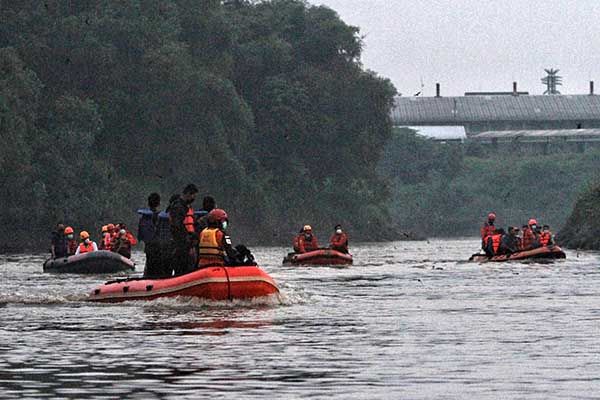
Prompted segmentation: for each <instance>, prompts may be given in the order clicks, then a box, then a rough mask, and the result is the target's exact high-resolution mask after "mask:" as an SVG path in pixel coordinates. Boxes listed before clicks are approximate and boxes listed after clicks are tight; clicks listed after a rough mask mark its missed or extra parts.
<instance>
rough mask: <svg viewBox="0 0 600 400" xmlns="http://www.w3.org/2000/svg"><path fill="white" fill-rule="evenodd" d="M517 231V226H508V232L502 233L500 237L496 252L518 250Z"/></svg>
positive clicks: (505, 252)
mask: <svg viewBox="0 0 600 400" xmlns="http://www.w3.org/2000/svg"><path fill="white" fill-rule="evenodd" d="M518 233H519V228H517V227H516V226H510V227H509V228H508V233H506V234H504V235H502V238H501V239H500V248H499V249H498V254H513V253H516V252H517V251H519V239H518V236H517V234H518Z"/></svg>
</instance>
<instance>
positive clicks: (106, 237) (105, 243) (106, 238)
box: [98, 225, 112, 250]
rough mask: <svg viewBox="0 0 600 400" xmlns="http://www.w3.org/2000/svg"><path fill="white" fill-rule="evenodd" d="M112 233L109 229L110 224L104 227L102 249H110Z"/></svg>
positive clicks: (101, 241) (100, 247)
mask: <svg viewBox="0 0 600 400" xmlns="http://www.w3.org/2000/svg"><path fill="white" fill-rule="evenodd" d="M111 239H112V238H111V234H110V232H109V231H108V225H104V226H103V227H102V239H101V240H100V246H98V248H99V249H100V250H110V242H111Z"/></svg>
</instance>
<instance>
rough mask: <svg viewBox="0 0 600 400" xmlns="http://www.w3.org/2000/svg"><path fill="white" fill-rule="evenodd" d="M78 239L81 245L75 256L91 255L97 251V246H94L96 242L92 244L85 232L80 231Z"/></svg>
mask: <svg viewBox="0 0 600 400" xmlns="http://www.w3.org/2000/svg"><path fill="white" fill-rule="evenodd" d="M79 239H80V240H81V243H79V246H78V247H77V251H76V252H75V254H83V253H91V252H92V251H98V245H97V244H96V242H93V241H92V240H91V239H90V234H89V233H87V231H81V233H79Z"/></svg>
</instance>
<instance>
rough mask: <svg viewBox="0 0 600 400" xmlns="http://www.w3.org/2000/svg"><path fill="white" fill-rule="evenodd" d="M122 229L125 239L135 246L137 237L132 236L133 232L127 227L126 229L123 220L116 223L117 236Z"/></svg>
mask: <svg viewBox="0 0 600 400" xmlns="http://www.w3.org/2000/svg"><path fill="white" fill-rule="evenodd" d="M122 230H124V231H125V235H126V236H127V240H129V243H131V245H132V246H135V245H136V244H137V239H136V238H135V236H133V233H131V232H130V231H129V229H127V225H125V223H124V222H119V223H118V224H117V238H118V237H120V236H121V231H122Z"/></svg>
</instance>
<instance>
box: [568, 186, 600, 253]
mask: <svg viewBox="0 0 600 400" xmlns="http://www.w3.org/2000/svg"><path fill="white" fill-rule="evenodd" d="M598 221H600V184H599V183H595V184H590V185H589V186H588V187H587V188H586V189H585V190H584V191H583V192H582V193H581V195H580V196H579V197H578V199H577V202H576V203H575V208H574V210H573V212H572V213H571V215H570V216H569V218H568V219H567V223H566V224H565V227H564V228H563V229H562V230H561V231H560V233H559V235H558V240H559V241H560V243H561V244H564V245H565V246H567V247H570V248H574V249H593V250H600V224H598Z"/></svg>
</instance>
